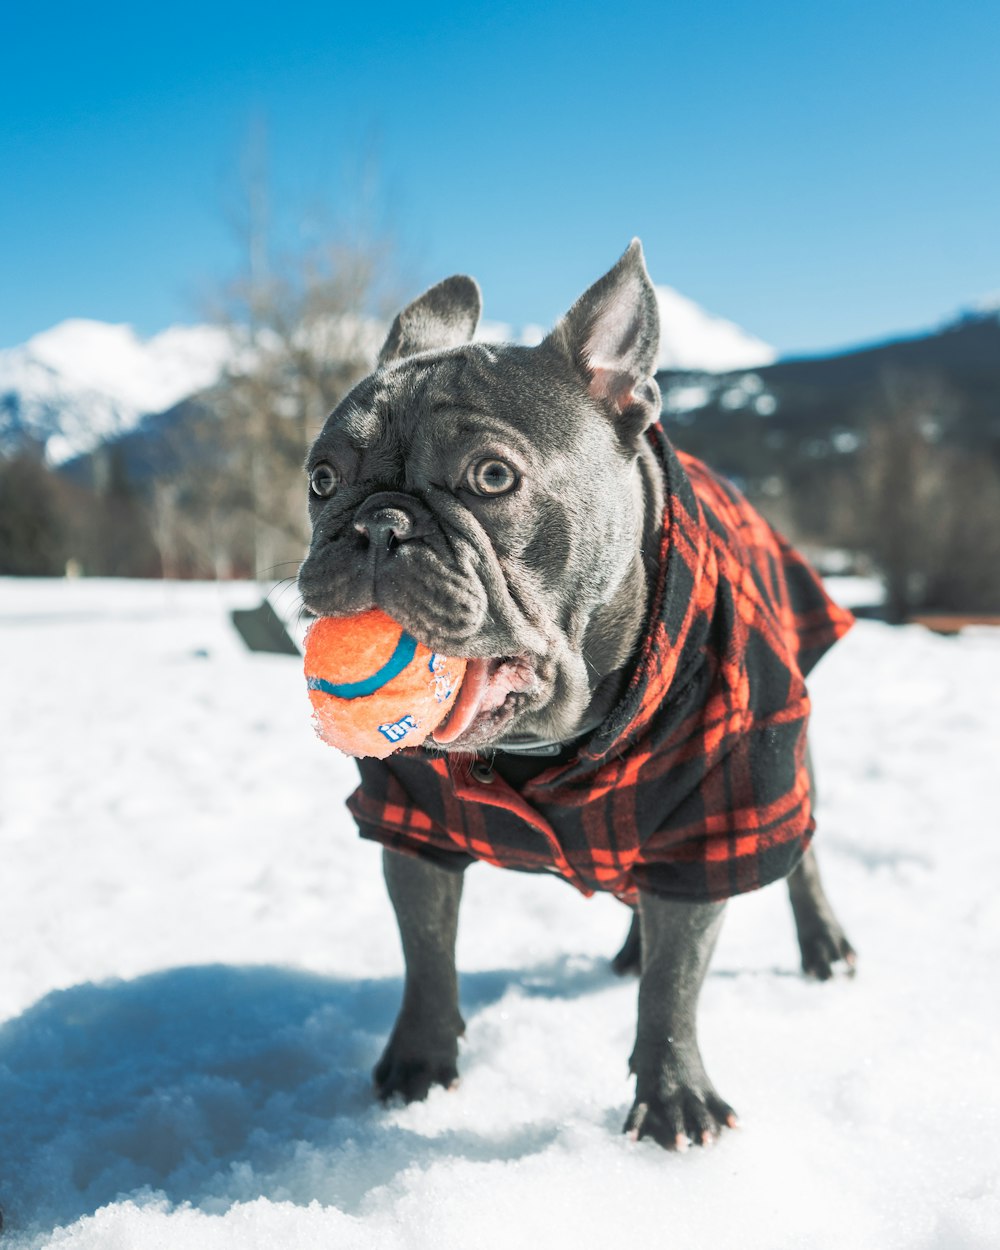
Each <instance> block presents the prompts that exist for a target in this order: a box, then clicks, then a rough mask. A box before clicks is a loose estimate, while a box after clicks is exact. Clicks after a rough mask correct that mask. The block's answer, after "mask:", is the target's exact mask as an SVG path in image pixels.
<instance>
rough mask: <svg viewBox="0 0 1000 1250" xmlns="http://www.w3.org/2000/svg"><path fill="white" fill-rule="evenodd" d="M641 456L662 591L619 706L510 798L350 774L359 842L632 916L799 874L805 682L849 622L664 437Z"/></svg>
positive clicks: (436, 763) (413, 754) (385, 763)
mask: <svg viewBox="0 0 1000 1250" xmlns="http://www.w3.org/2000/svg"><path fill="white" fill-rule="evenodd" d="M650 438H651V441H652V444H653V447H654V449H655V450H656V452H657V455H658V457H659V459H660V462H661V464H662V467H663V472H664V477H665V484H666V492H667V497H666V507H665V510H664V525H663V537H662V545H661V559H660V578H659V583H658V586H657V588H656V592H655V596H654V607H653V611H652V613H651V623H650V627H649V630H648V632H647V634H646V637H645V639H644V641H643V644H642V649H641V653H640V655H639V657H638V660H637V663H636V667H635V671H634V673H633V676H632V679H631V682H630V684H629V686H628V688H627V690H626V692H625V694H624V696H623V697H622V699H621V701H620V703H619V705H618V706H617V707H616V708H615V710H614V711H613V713H612V714H611V715H610V716H609V717H608V718H607V720H606V721H605V722H604V723H603V724H602V725H601V726H600V727H599V728H598V729H597V730H596V731H595V732H594V733H593V734H592V735H590V736H589V737H588V738H586V739H584V740H583V742H582V743H581V745H580V747H579V750H578V753H577V755H576V756H575V757H574V758H573V759H571V760H570V761H568V762H567V763H565V764H557V765H555V766H553V767H551V768H549V769H547V770H546V771H545V772H543V773H541V774H540V775H539V776H537V777H535V778H534V779H532V780H531V781H528V782H527V783H526V784H525V785H524V786H523V787H522V788H520V789H519V790H515V789H514V788H512V787H511V786H509V785H508V784H507V783H506V782H505V781H504V780H503V779H502V778H501V777H499V776H498V775H496V774H493V777H492V780H491V781H489V782H488V783H484V782H483V781H482V780H477V779H476V776H475V774H474V771H473V768H472V765H473V764H474V762H475V760H474V758H473V757H470V756H462V755H458V754H455V755H448V754H443V753H440V754H438V753H434V752H430V751H423V750H420V749H415V750H412V751H403V752H399V753H397V754H396V755H393V756H390V757H389V758H388V759H386V760H374V759H362V760H359V761H358V766H359V769H360V772H361V779H362V784H361V786H360V788H359V789H358V790H357V791H356V792H355V793H354V794H353V795H352V796H351V798H350V800H349V803H348V806H349V807H350V810H351V812H352V814H353V815H354V817H355V819H356V821H357V823H358V827H359V829H360V832H361V834H362V836H364V837H367V838H373V839H374V840H376V841H378V842H382V843H383V844H384V845H386V846H388V847H391V848H392V849H393V850H397V851H404V852H412V853H416V854H418V855H423V856H426V857H429V858H431V859H434V860H435V861H436V862H438V863H440V864H442V865H444V866H445V867H452V868H456V869H460V868H462V867H464V866H465V865H466V864H468V863H469V862H471V861H472V860H475V859H479V860H485V861H486V862H487V863H491V864H496V865H499V866H501V867H504V868H516V869H521V870H526V871H532V872H538V871H549V872H555V873H557V874H559V875H560V876H562V877H564V878H565V879H566V880H567V881H569V882H571V883H572V884H573V885H574V886H576V887H577V889H579V890H580V891H582V892H583V893H584V894H592V893H593V892H594V891H596V890H607V891H610V892H611V893H613V894H615V895H617V896H618V897H619V898H621V899H622V900H623V901H625V902H628V903H632V904H634V903H635V901H636V897H637V895H636V891H637V890H639V889H642V890H650V891H653V892H655V893H657V894H660V895H663V896H666V897H670V898H678V899H687V900H690V901H704V900H718V899H724V898H728V897H730V896H731V895H733V894H740V893H743V892H744V891H747V890H753V889H756V888H757V887H759V886H763V885H767V884H768V883H769V882H771V881H774V880H777V879H778V878H780V877H783V876H785V875H786V874H787V873H789V872H790V871H791V870H792V868H794V867H795V865H796V864H797V863H798V861H799V859H800V857H801V856H802V854H803V852H804V850H805V848H806V847H807V846H808V844H809V841H810V839H811V837H812V833H813V829H814V827H815V826H814V821H813V818H812V813H811V811H810V803H809V781H808V776H807V773H806V768H805V748H806V723H807V720H808V716H809V699H808V696H807V694H806V688H805V683H804V681H803V676H804V674H806V673H807V672H808V671H809V670H810V669H811V668H812V666H813V665H814V664H815V663H816V661H817V660H818V659H819V658H820V656H821V655H822V654H823V653H824V652H825V651H826V650H827V649H828V648H829V647H830V646H831V645H832V644H833V643H834V642H835V641H836V640H837V639H838V638H840V637H841V636H842V635H843V634H844V633H846V632H847V630H848V629H849V628H850V626H851V623H852V619H853V618H852V617H851V615H850V613H849V612H846V611H844V610H843V609H841V608H839V607H837V606H836V605H835V604H834V603H833V602H832V601H831V600H830V599H829V598H828V596H827V595H826V593H825V591H824V590H823V587H822V585H821V583H820V581H819V579H818V578H817V576H816V574H815V573H813V571H812V570H811V569H810V568H809V566H808V565H807V564H806V563H805V562H804V561H803V560H802V558H801V557H800V556H799V555H798V554H797V553H796V552H795V551H794V550H793V549H792V548H791V547H790V546H789V545H788V544H787V543H786V542H785V540H784V539H783V538H782V537H781V536H780V535H779V534H777V533H775V531H774V530H773V529H771V527H770V526H769V525H768V524H767V522H766V521H764V520H763V518H762V517H760V516H759V515H758V514H757V513H756V512H755V511H754V510H753V509H752V508H751V507H750V505H749V504H748V503H747V501H746V500H745V499H744V498H743V497H742V496H741V495H740V494H739V492H738V491H737V490H736V489H735V488H734V487H733V486H732V485H730V484H729V483H728V482H726V481H724V480H723V479H722V478H720V477H718V476H716V475H715V474H714V473H713V472H712V471H711V470H710V469H708V468H706V466H705V465H703V464H701V463H700V462H699V461H697V460H695V459H694V458H693V457H691V456H687V455H684V454H683V453H678V452H676V451H675V450H674V449H673V448H672V447H671V445H670V443H669V441H668V440H667V438H666V435H665V434H664V432H663V430H662V428H661V427H660V426H658V425H657V426H655V427H654V428H653V429H652V431H651V432H650ZM477 771H479V772H481V770H477Z"/></svg>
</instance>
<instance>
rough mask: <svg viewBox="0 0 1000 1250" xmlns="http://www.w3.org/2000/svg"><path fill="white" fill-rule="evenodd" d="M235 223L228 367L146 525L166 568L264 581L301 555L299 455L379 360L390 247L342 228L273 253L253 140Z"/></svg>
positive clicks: (221, 302) (221, 314)
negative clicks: (238, 261)
mask: <svg viewBox="0 0 1000 1250" xmlns="http://www.w3.org/2000/svg"><path fill="white" fill-rule="evenodd" d="M234 217H235V225H236V228H237V230H238V232H239V237H240V243H241V249H242V252H243V255H244V268H243V272H242V273H241V274H240V275H238V276H237V278H235V279H234V280H233V281H232V282H230V283H228V284H227V285H226V286H225V287H224V288H223V289H222V290H221V291H220V292H219V293H218V295H217V297H216V299H215V300H214V307H213V309H212V315H213V319H214V320H215V321H216V322H218V323H220V324H222V325H223V326H225V328H226V329H227V331H228V333H229V337H230V341H231V344H232V351H231V359H230V363H229V366H228V368H227V370H226V372H225V374H224V376H223V377H222V378H221V379H220V380H219V382H218V384H217V385H216V386H214V387H213V388H212V389H211V390H210V391H209V392H207V393H206V394H205V395H203V396H202V397H201V403H202V405H203V406H204V408H205V409H207V411H208V412H209V413H210V414H211V417H210V419H209V420H200V421H197V422H193V423H188V424H187V425H186V426H185V428H183V429H178V431H177V432H176V436H177V437H178V438H180V439H182V440H185V441H186V442H187V447H186V448H178V454H177V456H176V457H174V459H175V460H176V464H177V470H176V472H175V473H173V474H172V475H171V476H170V477H168V478H166V479H161V480H160V482H159V486H158V494H157V496H156V501H155V509H154V511H155V517H156V520H155V528H156V531H157V534H158V536H159V545H160V551H161V555H162V558H163V564H164V568H165V569H166V568H167V567H171V568H174V569H177V568H182V569H190V570H192V572H194V570H195V569H197V573H196V575H205V574H206V573H207V574H208V575H212V574H213V573H214V574H215V575H216V576H219V575H222V576H226V575H228V576H233V575H242V576H247V575H249V576H252V577H257V578H266V577H269V576H273V575H274V572H275V571H276V570H277V569H279V568H281V567H282V566H283V565H287V566H293V565H294V564H296V563H297V562H298V561H299V560H300V559H301V556H302V552H303V551H304V549H305V545H306V543H307V540H308V518H307V514H306V492H305V486H304V479H303V476H302V464H303V461H304V458H305V454H306V449H307V448H308V446H309V443H310V442H311V441H312V438H313V437H314V436H315V434H316V433H317V432H318V430H319V428H320V427H321V425H322V423H323V421H324V420H325V418H326V416H327V414H328V413H329V412H330V410H331V409H332V408H333V407H335V405H336V404H337V403H338V402H339V400H340V399H341V398H343V396H344V395H345V394H346V392H347V391H348V390H349V389H350V387H351V386H352V385H353V384H354V383H355V382H356V381H358V379H359V378H361V377H362V376H364V374H365V373H366V372H368V371H369V370H370V369H371V367H372V365H373V364H374V359H375V354H376V352H377V349H378V345H379V342H380V341H381V333H382V329H383V321H382V318H381V316H380V314H382V313H383V312H384V310H385V305H386V303H387V301H388V300H389V299H391V298H392V296H393V295H394V294H395V293H394V292H391V290H390V286H389V279H388V275H389V273H390V272H391V270H392V255H393V249H392V246H391V243H390V241H389V240H388V239H387V238H386V237H372V236H371V235H370V234H364V233H358V232H354V233H353V234H352V233H351V232H345V233H344V234H343V235H342V236H338V235H332V236H327V237H326V238H321V239H316V240H314V241H313V242H312V243H310V244H309V245H307V246H301V247H299V248H298V249H297V250H293V251H292V252H285V253H282V254H278V253H277V250H276V249H275V248H274V246H273V245H272V241H271V240H272V231H271V211H270V192H269V181H268V176H267V170H266V159H265V158H264V156H262V141H261V140H259V139H258V141H257V144H256V145H255V146H254V147H252V150H251V159H250V160H249V161H248V169H247V173H246V178H245V186H244V192H243V196H242V199H241V207H240V211H239V212H238V213H236V214H235V215H234Z"/></svg>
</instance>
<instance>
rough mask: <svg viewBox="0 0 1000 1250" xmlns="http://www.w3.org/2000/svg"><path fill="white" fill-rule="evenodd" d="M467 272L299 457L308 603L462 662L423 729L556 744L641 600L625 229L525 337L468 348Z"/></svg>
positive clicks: (640, 270) (640, 280)
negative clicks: (575, 293)
mask: <svg viewBox="0 0 1000 1250" xmlns="http://www.w3.org/2000/svg"><path fill="white" fill-rule="evenodd" d="M479 313H480V295H479V288H478V287H477V286H476V284H475V282H474V281H473V280H472V279H471V278H467V277H453V278H448V279H446V280H445V281H444V282H441V283H439V284H438V285H437V286H435V287H432V288H431V289H430V290H429V291H427V292H426V293H425V294H424V295H422V296H420V298H419V299H417V300H416V301H414V303H412V304H410V305H409V306H408V307H407V308H405V309H404V310H403V311H402V312H401V313H400V314H399V316H398V317H397V318H396V320H395V322H394V323H393V325H392V328H391V330H390V331H389V336H388V338H387V339H386V342H385V346H384V347H383V348H382V351H381V354H380V356H379V361H378V367H377V368H376V370H375V372H374V373H372V374H370V375H369V376H368V377H367V378H365V379H364V380H363V381H362V382H360V383H359V384H358V385H357V386H356V387H355V388H354V390H353V391H351V393H350V394H349V395H348V396H347V397H346V398H345V399H344V400H343V402H342V403H340V404H339V405H338V406H337V408H336V409H335V410H334V412H333V413H332V414H331V416H330V417H329V418H328V420H327V422H326V424H325V426H324V427H323V430H322V432H321V434H320V435H319V437H318V438H317V440H316V442H315V444H314V445H313V447H312V449H311V451H310V452H309V457H308V461H307V464H306V469H307V473H308V476H309V510H310V514H311V518H312V525H313V535H312V543H311V546H310V549H309V554H308V556H307V558H306V560H305V562H304V563H303V565H302V568H301V570H300V573H299V587H300V590H301V592H302V597H303V600H304V602H305V604H306V606H307V607H308V608H309V609H310V610H311V611H313V612H315V613H317V614H319V615H329V616H348V615H352V614H354V613H357V612H361V611H364V610H365V609H367V608H370V607H372V606H378V607H380V608H381V609H382V610H383V611H385V612H386V613H387V614H388V615H389V616H391V617H393V618H394V619H395V620H397V621H399V622H400V624H401V625H403V626H404V628H405V629H407V630H408V631H409V632H410V633H412V634H413V635H414V636H415V637H416V638H418V639H419V640H420V641H421V642H423V643H425V644H426V645H428V646H429V647H432V648H433V649H434V650H435V651H438V652H441V653H443V654H446V655H453V656H460V657H467V658H468V659H469V661H470V663H469V665H468V668H467V674H466V678H465V681H464V683H463V688H462V694H461V696H460V698H459V700H458V703H457V704H456V707H455V709H454V710H453V711H452V713H451V714H450V717H449V719H448V720H447V721H446V723H445V725H444V726H443V727H442V728H441V729H439V730H438V731H437V732H436V735H435V740H436V741H437V742H438V743H439V744H440V745H443V746H449V747H451V746H453V747H455V748H460V749H476V748H479V747H483V746H487V745H492V744H495V743H497V742H500V741H501V740H507V741H512V740H514V739H524V738H529V739H534V740H544V741H548V742H552V741H564V740H566V739H568V738H571V737H572V736H573V735H574V733H576V732H579V728H580V726H581V724H583V722H584V718H585V716H586V714H587V711H588V708H590V707H591V705H592V703H593V701H594V699H595V694H596V692H597V691H598V689H599V687H601V685H602V683H606V681H607V679H608V678H609V676H610V675H613V674H614V673H615V672H616V671H618V670H620V669H621V666H622V665H623V664H624V663H625V662H626V661H627V659H628V657H629V654H630V652H631V650H632V649H633V647H634V645H635V642H636V637H637V635H638V632H639V630H640V628H641V623H642V618H643V615H644V611H645V604H646V596H645V573H644V570H643V561H642V555H641V547H642V533H643V523H644V511H645V500H644V491H643V484H642V474H641V473H640V471H639V468H638V461H639V458H640V453H641V448H642V447H643V445H644V442H645V440H644V439H643V438H642V434H643V431H644V430H645V429H646V427H647V426H648V425H649V424H650V423H651V422H652V421H654V420H655V419H656V418H657V417H658V415H659V411H660V396H659V391H658V389H657V386H656V383H655V381H654V380H653V372H654V369H655V362H656V353H657V344H658V337H659V325H658V317H657V308H656V299H655V295H654V292H653V288H652V285H651V283H650V281H649V277H648V275H647V273H646V268H645V264H644V261H643V256H642V249H641V247H640V245H639V243H638V241H635V242H633V244H632V246H631V247H630V248H629V249H628V251H627V252H626V253H625V255H624V256H623V257H622V258H621V260H620V261H619V262H618V264H617V265H615V267H614V268H613V269H611V270H610V271H609V272H608V273H607V274H605V276H604V277H603V278H601V279H600V281H598V282H597V283H596V284H595V285H594V286H593V287H591V288H590V289H589V290H588V291H587V292H586V293H585V294H584V295H583V296H582V297H581V298H580V299H579V300H578V301H577V302H576V303H575V304H574V305H573V307H572V308H571V309H570V311H569V312H568V313H567V314H566V315H565V316H564V317H563V318H562V319H561V320H560V321H559V323H558V324H557V325H556V327H555V329H554V330H553V331H552V333H551V334H550V335H549V336H548V337H547V338H546V339H545V340H544V341H543V342H542V343H541V344H539V346H537V347H533V348H526V347H518V346H500V347H498V346H493V345H488V344H485V343H472V342H471V339H472V336H473V333H474V332H475V328H476V324H477V322H478V320H479Z"/></svg>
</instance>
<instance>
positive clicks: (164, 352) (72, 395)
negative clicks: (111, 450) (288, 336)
mask: <svg viewBox="0 0 1000 1250" xmlns="http://www.w3.org/2000/svg"><path fill="white" fill-rule="evenodd" d="M231 354H232V347H231V344H230V338H229V334H228V333H227V331H225V330H224V329H222V328H221V327H218V326H207V325H195V326H172V327H170V328H169V329H167V330H164V331H163V332H162V333H160V334H157V335H154V336H153V337H152V338H150V339H141V338H139V337H138V335H137V334H136V333H135V331H134V330H133V329H132V327H131V326H128V325H109V324H107V323H106V322H102V321H88V320H83V319H79V318H77V319H71V320H69V321H63V322H60V323H59V325H57V326H54V327H53V328H52V329H50V330H46V331H44V332H43V333H41V334H36V335H35V336H34V337H33V338H31V339H29V340H28V341H27V343H24V344H22V345H21V346H20V347H12V348H7V349H5V350H3V351H0V401H2V402H0V443H2V441H3V435H4V429H3V425H4V422H3V415H2V407H3V406H4V404H6V405H8V406H12V407H13V409H14V413H13V417H14V422H15V426H16V427H17V428H23V429H24V430H26V431H27V432H28V433H29V434H30V435H31V436H32V437H33V438H34V439H36V440H37V441H38V442H39V443H41V444H43V445H45V448H46V454H47V456H48V459H49V460H50V462H52V463H54V464H59V463H62V462H63V461H65V460H68V459H70V458H71V457H73V456H76V455H80V454H82V453H84V452H86V451H90V450H92V449H93V448H94V447H96V446H97V445H98V444H99V443H100V442H101V441H103V440H105V439H107V438H110V437H113V436H115V435H118V434H122V433H124V432H126V431H128V430H130V429H132V428H133V427H134V426H135V425H136V424H137V423H138V422H139V420H140V418H141V417H143V416H145V415H147V414H149V413H155V412H163V411H165V410H166V409H167V408H170V407H172V406H173V405H174V404H176V403H179V402H180V400H182V399H185V398H187V397H188V396H189V395H193V394H194V393H196V392H197V391H200V390H203V389H204V388H205V387H207V386H210V385H211V384H212V383H213V382H215V381H216V379H217V378H218V377H219V374H220V372H221V371H222V369H223V367H224V365H225V364H226V362H227V360H228V359H229V358H230V356H231ZM9 422H10V417H8V423H9Z"/></svg>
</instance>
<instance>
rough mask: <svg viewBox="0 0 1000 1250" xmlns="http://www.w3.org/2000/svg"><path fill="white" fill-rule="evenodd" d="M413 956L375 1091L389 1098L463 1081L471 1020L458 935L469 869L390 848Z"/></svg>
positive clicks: (391, 874) (388, 874)
mask: <svg viewBox="0 0 1000 1250" xmlns="http://www.w3.org/2000/svg"><path fill="white" fill-rule="evenodd" d="M382 863H383V868H384V870H385V880H386V884H387V885H388V887H389V897H390V899H392V905H393V907H394V908H395V910H396V920H397V922H398V924H399V935H400V937H401V938H402V942H403V956H404V958H405V960H406V981H405V984H404V989H403V1005H402V1007H401V1008H400V1011H399V1016H398V1017H397V1019H396V1025H395V1027H394V1028H393V1030H392V1036H391V1037H390V1038H389V1042H388V1044H387V1045H386V1048H385V1051H384V1052H383V1054H382V1058H381V1059H380V1060H379V1061H378V1063H377V1064H376V1065H375V1071H374V1073H373V1077H374V1080H375V1091H376V1093H377V1094H378V1096H379V1098H381V1099H383V1100H385V1099H387V1098H391V1097H392V1095H393V1094H401V1095H402V1097H403V1098H404V1099H405V1101H406V1102H414V1101H417V1100H419V1099H422V1098H426V1097H427V1094H428V1091H429V1090H430V1087H431V1086H432V1085H444V1086H446V1087H447V1086H450V1085H453V1084H454V1083H455V1081H457V1080H458V1067H457V1064H458V1039H459V1038H460V1037H461V1036H462V1034H463V1033H464V1032H465V1021H464V1020H463V1019H462V1017H461V1014H460V1013H459V1010H458V973H457V972H456V970H455V937H456V934H457V932H458V907H459V903H460V902H461V900H462V880H463V874H462V873H460V872H449V871H447V870H446V869H444V868H438V867H437V866H436V865H435V864H433V863H431V862H430V861H428V860H423V859H415V858H414V857H412V856H410V855H400V854H397V853H396V852H395V851H389V850H387V851H386V852H385V854H384V855H383V859H382Z"/></svg>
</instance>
